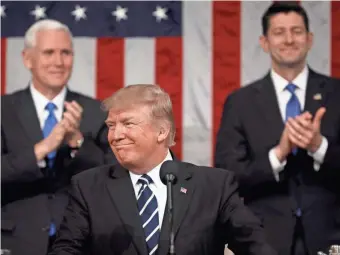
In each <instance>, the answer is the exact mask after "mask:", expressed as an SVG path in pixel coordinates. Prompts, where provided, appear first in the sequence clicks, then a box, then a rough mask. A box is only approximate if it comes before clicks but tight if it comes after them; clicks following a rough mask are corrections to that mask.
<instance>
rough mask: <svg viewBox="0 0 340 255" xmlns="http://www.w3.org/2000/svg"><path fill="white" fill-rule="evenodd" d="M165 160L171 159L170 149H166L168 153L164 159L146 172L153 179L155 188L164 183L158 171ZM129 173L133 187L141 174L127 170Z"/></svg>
mask: <svg viewBox="0 0 340 255" xmlns="http://www.w3.org/2000/svg"><path fill="white" fill-rule="evenodd" d="M167 160H173V159H172V157H171V153H170V151H168V154H167V155H166V157H165V159H164V160H163V161H162V162H161V163H160V164H159V165H157V166H156V167H155V168H153V169H152V170H151V171H149V172H148V173H147V175H149V176H150V177H151V179H152V180H153V182H154V184H155V186H156V187H157V188H159V187H162V185H164V184H163V183H162V181H161V178H160V177H159V172H160V170H161V166H162V164H163V162H164V161H167ZM129 174H130V178H131V181H132V184H133V186H134V187H135V185H136V184H137V182H138V179H139V178H140V177H141V176H142V175H141V174H135V173H132V172H129Z"/></svg>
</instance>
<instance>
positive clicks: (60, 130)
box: [34, 119, 66, 161]
mask: <svg viewBox="0 0 340 255" xmlns="http://www.w3.org/2000/svg"><path fill="white" fill-rule="evenodd" d="M65 121H66V120H64V119H63V120H61V121H60V122H59V123H58V124H57V125H56V126H55V127H54V128H53V130H52V132H51V133H50V134H49V136H48V137H46V138H45V139H43V140H41V141H40V142H39V143H37V144H35V145H34V153H35V157H36V158H37V161H41V160H43V159H44V158H45V157H46V155H47V154H49V153H50V152H52V151H55V150H56V149H57V148H58V147H59V146H60V145H61V143H62V142H63V140H64V137H65V134H66V128H65V123H64V122H65Z"/></svg>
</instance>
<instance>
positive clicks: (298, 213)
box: [295, 208, 302, 217]
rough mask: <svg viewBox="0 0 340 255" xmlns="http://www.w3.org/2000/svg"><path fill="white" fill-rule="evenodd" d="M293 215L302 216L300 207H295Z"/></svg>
mask: <svg viewBox="0 0 340 255" xmlns="http://www.w3.org/2000/svg"><path fill="white" fill-rule="evenodd" d="M295 216H296V217H301V216H302V210H301V208H297V209H296V210H295Z"/></svg>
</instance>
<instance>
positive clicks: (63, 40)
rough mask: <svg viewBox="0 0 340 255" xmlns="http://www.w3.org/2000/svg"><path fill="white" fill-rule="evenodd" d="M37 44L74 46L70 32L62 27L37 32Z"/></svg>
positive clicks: (58, 46) (41, 45)
mask: <svg viewBox="0 0 340 255" xmlns="http://www.w3.org/2000/svg"><path fill="white" fill-rule="evenodd" d="M36 46H37V47H43V48H45V47H46V48H47V47H48V48H72V40H71V36H70V34H69V33H67V32H66V31H64V30H62V29H52V30H50V29H44V30H40V31H38V32H37V34H36Z"/></svg>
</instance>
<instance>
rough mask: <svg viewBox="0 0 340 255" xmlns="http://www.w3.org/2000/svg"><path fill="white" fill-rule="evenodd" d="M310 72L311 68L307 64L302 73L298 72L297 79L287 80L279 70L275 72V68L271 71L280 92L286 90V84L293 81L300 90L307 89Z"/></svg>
mask: <svg viewBox="0 0 340 255" xmlns="http://www.w3.org/2000/svg"><path fill="white" fill-rule="evenodd" d="M308 74H309V70H308V67H307V66H305V67H304V68H303V70H302V71H301V73H299V74H298V76H296V77H295V79H294V80H293V81H292V82H289V81H287V80H286V79H284V78H283V77H282V76H280V75H279V74H278V73H277V72H275V71H274V70H273V69H272V70H271V72H270V75H271V77H272V80H273V83H274V87H275V90H276V91H278V92H282V91H284V90H285V88H286V86H287V85H288V84H289V83H293V84H294V85H296V86H297V87H298V88H299V89H300V90H306V88H307V80H308Z"/></svg>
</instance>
